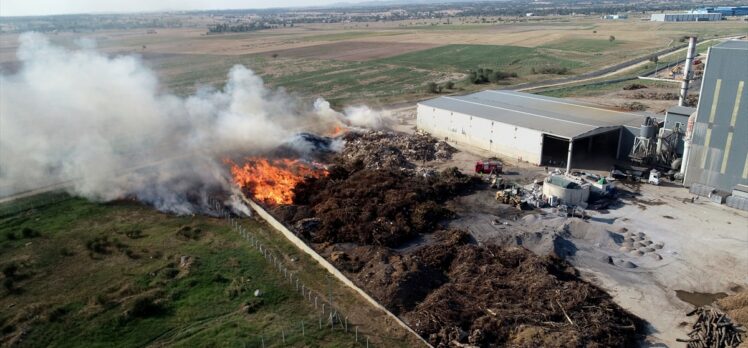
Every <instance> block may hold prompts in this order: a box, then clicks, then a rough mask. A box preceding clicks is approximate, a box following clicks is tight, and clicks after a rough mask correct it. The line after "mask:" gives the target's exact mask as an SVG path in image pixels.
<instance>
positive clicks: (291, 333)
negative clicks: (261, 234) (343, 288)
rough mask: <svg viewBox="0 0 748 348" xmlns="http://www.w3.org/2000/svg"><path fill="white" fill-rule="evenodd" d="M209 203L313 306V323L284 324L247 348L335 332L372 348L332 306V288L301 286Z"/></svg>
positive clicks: (356, 327)
mask: <svg viewBox="0 0 748 348" xmlns="http://www.w3.org/2000/svg"><path fill="white" fill-rule="evenodd" d="M209 204H210V205H211V206H212V208H214V209H215V211H216V212H217V213H218V215H219V216H220V217H221V218H223V219H225V220H226V221H227V222H228V223H229V225H230V226H231V228H232V230H233V231H234V232H236V233H238V234H239V235H240V236H241V237H242V239H244V240H245V241H247V242H248V243H249V244H250V245H251V246H252V247H253V248H255V249H257V251H259V252H260V254H262V256H263V257H264V258H265V260H266V261H267V262H268V263H270V265H271V266H272V268H273V269H274V270H275V271H276V272H278V273H279V274H280V275H282V276H283V279H284V281H285V282H287V283H288V285H290V286H291V287H292V288H293V289H294V290H295V292H296V293H297V294H298V295H300V296H301V297H302V298H303V299H304V300H306V301H308V302H309V304H310V305H313V306H314V309H315V312H316V316H317V320H316V322H305V321H300V322H299V323H295V324H293V325H288V326H286V328H284V329H282V330H281V333H280V334H277V333H276V334H272V335H260V336H256V337H254V338H253V340H252V341H250V342H248V343H250V345H248V347H249V346H256V347H262V348H264V347H266V346H271V345H272V346H278V345H281V346H283V345H291V344H293V343H294V342H297V343H298V341H299V340H300V339H301V340H305V339H306V338H307V337H311V338H315V336H317V337H319V335H318V334H319V333H330V332H338V333H343V334H347V335H350V338H351V340H352V342H353V343H356V344H357V345H359V346H361V347H373V346H374V345H373V343H371V342H370V338H369V335H366V334H364V332H365V329H364V327H363V326H362V325H361V324H358V323H353V322H352V321H351V320H350V319H349V317H348V316H347V315H345V314H344V313H343V311H341V310H340V308H338V307H337V306H336V305H335V304H334V303H333V296H332V291H333V287H332V285H330V288H329V289H328V296H329V297H326V296H324V295H323V294H324V293H325V292H323V291H318V290H317V289H314V288H313V287H311V286H309V284H307V283H305V282H304V281H303V280H301V278H300V277H299V275H298V271H293V270H290V269H288V268H287V267H286V265H285V264H284V263H283V261H282V260H283V257H282V256H279V255H278V254H277V253H275V252H273V251H271V248H270V247H268V245H267V244H264V243H263V242H262V241H261V240H260V239H259V238H258V237H257V236H255V235H254V234H253V233H251V232H250V230H248V229H247V228H246V227H244V226H242V224H241V222H240V221H239V220H238V219H236V218H234V215H233V214H232V213H231V212H230V211H229V210H227V209H226V208H225V207H224V206H223V204H222V203H220V202H219V201H218V200H215V199H212V198H211V199H210V200H209Z"/></svg>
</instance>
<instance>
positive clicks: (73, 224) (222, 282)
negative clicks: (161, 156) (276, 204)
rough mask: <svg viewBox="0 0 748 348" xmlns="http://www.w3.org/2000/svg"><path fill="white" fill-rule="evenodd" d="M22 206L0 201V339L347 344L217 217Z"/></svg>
mask: <svg viewBox="0 0 748 348" xmlns="http://www.w3.org/2000/svg"><path fill="white" fill-rule="evenodd" d="M35 199H36V198H35ZM24 204H25V203H24V202H16V203H12V204H4V205H2V206H0V213H2V216H0V255H2V257H0V267H1V268H2V270H3V275H0V277H2V278H3V285H4V286H3V288H2V289H0V294H2V295H1V296H0V308H3V310H2V311H0V328H1V330H2V331H1V333H0V337H2V340H1V341H0V342H2V343H3V345H14V344H18V345H19V346H26V347H59V346H62V347H68V346H85V347H132V346H144V345H170V346H184V347H209V346H222V347H223V346H226V347H244V346H247V347H260V346H261V345H262V342H263V341H264V343H265V345H266V346H267V347H273V346H312V347H314V346H325V347H349V346H355V343H354V342H353V337H352V335H351V334H350V333H344V332H343V331H340V330H338V331H331V330H329V329H319V328H318V327H317V326H316V325H314V324H315V323H317V321H318V317H317V314H315V313H316V312H315V311H314V308H313V306H310V305H309V304H308V303H307V302H306V301H304V300H303V299H302V297H301V296H299V295H298V294H297V293H296V292H295V291H294V289H293V288H291V287H290V286H288V285H287V284H288V283H287V282H285V281H284V280H283V276H282V275H279V273H277V271H275V270H273V269H272V267H270V266H269V264H268V263H267V261H266V260H265V259H264V258H263V257H262V255H261V254H259V253H258V252H257V251H256V250H255V249H252V248H251V247H250V246H249V244H248V243H247V242H246V241H243V240H241V239H240V237H239V236H238V235H237V234H236V233H233V232H231V231H230V229H229V225H228V224H226V223H225V222H224V221H223V220H220V219H214V218H208V217H201V216H183V217H177V216H172V215H166V214H162V213H159V212H156V211H154V210H153V209H152V208H150V207H145V206H142V205H140V204H136V203H133V202H129V201H121V202H114V203H108V204H97V203H90V202H87V201H85V200H83V199H77V198H67V199H65V200H63V201H61V202H57V203H54V204H48V205H46V206H39V207H37V208H34V209H30V210H27V209H14V208H16V207H19V208H27V207H28V205H25V206H24ZM18 210H20V211H18ZM243 223H244V224H245V226H248V227H249V228H250V229H257V230H261V229H262V227H261V226H260V225H258V224H257V223H256V222H253V220H246V221H244V222H243ZM182 256H189V259H187V260H191V261H189V262H187V263H185V264H183V263H182V262H181V261H182ZM255 290H260V292H261V295H260V296H259V297H255V296H254V294H253V293H254V291H255ZM302 321H304V322H306V323H307V326H306V329H305V330H306V332H305V335H302V333H301V322H302ZM284 336H285V340H286V344H283V338H284Z"/></svg>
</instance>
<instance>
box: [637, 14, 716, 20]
mask: <svg viewBox="0 0 748 348" xmlns="http://www.w3.org/2000/svg"><path fill="white" fill-rule="evenodd" d="M650 20H651V21H652V22H710V21H719V20H722V14H721V13H655V14H652V18H651V19H650Z"/></svg>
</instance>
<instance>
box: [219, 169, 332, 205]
mask: <svg viewBox="0 0 748 348" xmlns="http://www.w3.org/2000/svg"><path fill="white" fill-rule="evenodd" d="M227 163H228V164H230V165H231V174H232V176H233V177H234V183H236V184H237V185H238V186H239V187H241V188H242V189H243V190H245V191H246V192H248V193H249V194H250V195H251V196H252V197H253V198H254V199H255V200H257V201H260V202H263V203H266V204H270V205H278V204H291V203H293V197H294V193H293V190H294V188H295V187H296V185H297V184H298V183H300V182H302V181H304V180H305V179H306V178H309V177H315V178H316V177H321V176H325V175H327V170H326V169H324V168H322V167H321V166H315V165H314V164H308V163H305V162H302V161H300V160H290V159H273V160H269V159H266V158H248V159H247V160H246V162H245V163H244V164H243V165H238V164H236V163H234V162H233V161H230V160H227Z"/></svg>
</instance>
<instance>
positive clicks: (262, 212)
mask: <svg viewBox="0 0 748 348" xmlns="http://www.w3.org/2000/svg"><path fill="white" fill-rule="evenodd" d="M248 203H249V205H250V207H252V209H253V210H254V211H255V212H257V215H259V216H260V217H261V218H262V219H263V220H265V221H266V222H267V223H268V224H269V225H270V226H272V227H273V228H275V229H276V230H277V231H278V232H280V233H281V234H282V235H283V236H284V237H286V239H288V241H290V242H291V243H293V244H294V245H295V246H296V247H297V248H299V249H301V250H302V251H303V252H305V253H307V254H308V255H309V256H311V257H312V258H313V259H314V260H315V261H317V263H319V264H320V265H321V266H322V267H324V268H325V269H326V270H327V271H328V272H330V273H332V274H333V275H334V276H335V278H338V280H340V281H341V282H343V284H345V285H346V286H348V287H349V288H351V289H353V290H354V291H356V292H357V293H358V294H359V295H361V297H363V298H364V299H365V300H366V301H368V302H369V303H370V304H371V305H372V306H374V307H376V308H378V309H380V310H382V311H383V312H384V313H386V314H387V315H388V316H390V317H391V318H392V319H393V320H395V322H396V323H398V324H399V325H400V326H402V327H403V328H404V329H405V330H408V332H410V333H411V334H413V335H415V336H416V337H418V339H419V340H421V342H423V344H424V345H426V346H427V347H431V348H433V347H432V346H431V345H430V344H429V343H428V342H426V340H424V339H423V337H421V336H420V335H419V334H418V333H416V332H415V331H413V329H411V328H410V327H409V326H408V325H407V324H405V323H404V322H403V321H402V320H400V318H398V317H397V316H396V315H395V314H393V313H392V312H390V311H389V310H388V309H387V308H385V307H384V306H382V305H381V304H379V302H377V301H376V300H374V299H373V298H372V297H371V296H369V294H367V293H366V292H365V291H364V290H363V289H361V288H359V287H358V286H356V284H354V283H353V281H351V280H350V279H348V277H346V276H345V275H344V274H343V273H342V272H340V271H339V270H338V269H337V268H335V266H333V265H332V264H331V263H329V262H328V261H327V260H326V259H325V258H324V257H322V255H320V254H317V252H316V251H314V249H312V248H311V247H310V246H309V245H307V244H306V243H305V242H304V241H303V240H301V238H299V237H297V236H296V234H294V233H293V232H291V231H290V230H289V229H288V228H287V227H286V226H285V225H283V224H282V223H281V222H280V221H278V220H276V219H275V218H274V217H273V216H272V215H270V213H268V212H267V211H265V209H264V208H262V207H261V206H260V205H259V204H257V203H255V202H253V201H251V200H248Z"/></svg>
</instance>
